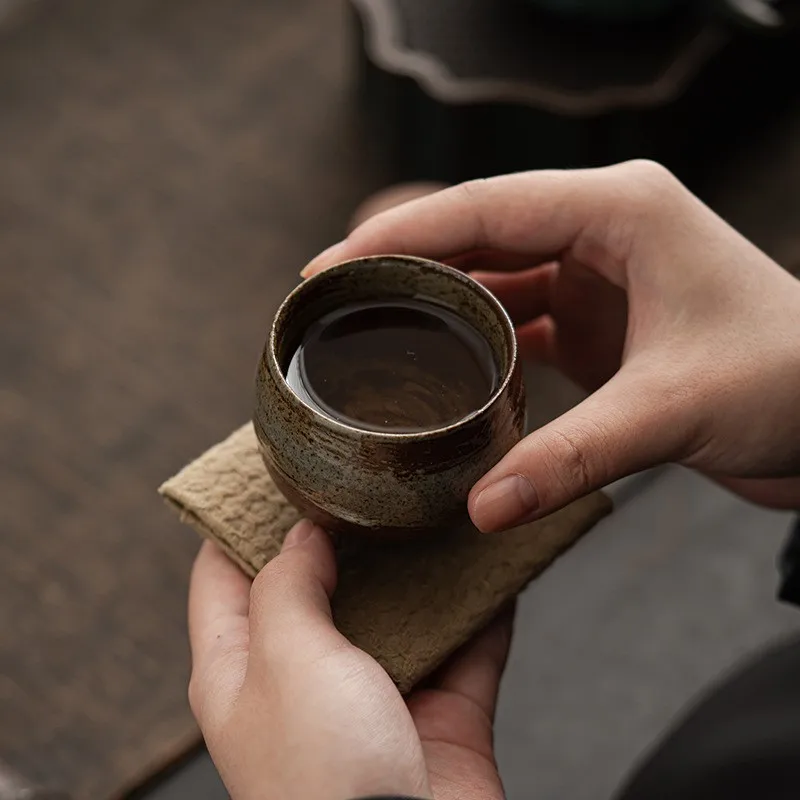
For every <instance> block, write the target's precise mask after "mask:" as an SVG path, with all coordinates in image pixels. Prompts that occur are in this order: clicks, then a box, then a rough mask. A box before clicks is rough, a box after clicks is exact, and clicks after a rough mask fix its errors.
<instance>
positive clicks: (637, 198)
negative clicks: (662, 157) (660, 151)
mask: <svg viewBox="0 0 800 800" xmlns="http://www.w3.org/2000/svg"><path fill="white" fill-rule="evenodd" d="M619 174H620V179H621V180H622V181H623V182H624V184H625V187H624V195H623V196H625V197H627V200H628V201H629V202H630V203H631V204H633V205H634V206H635V207H637V208H640V209H642V210H651V209H652V208H655V207H662V206H663V205H664V203H666V202H670V201H674V200H675V199H676V198H678V197H679V196H680V195H681V194H682V192H683V186H682V184H681V183H680V181H678V179H677V178H676V177H675V176H674V175H673V174H672V173H671V172H670V171H669V170H668V169H667V168H666V167H664V166H663V165H661V164H659V163H658V162H657V161H649V160H647V159H638V160H636V161H628V162H626V163H624V164H622V165H620V173H619Z"/></svg>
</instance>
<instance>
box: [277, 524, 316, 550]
mask: <svg viewBox="0 0 800 800" xmlns="http://www.w3.org/2000/svg"><path fill="white" fill-rule="evenodd" d="M317 530H318V528H317V526H316V525H315V524H314V523H313V522H311V520H309V519H301V520H300V522H298V523H297V524H296V525H295V526H294V527H293V528H292V529H291V530H290V531H289V533H287V534H286V538H285V539H284V540H283V547H282V548H281V551H283V550H288V549H289V548H291V547H297V545H299V544H302V543H303V542H305V541H307V540H308V539H310V538H311V537H312V536H313V535H314V534H315V533H316V532H317Z"/></svg>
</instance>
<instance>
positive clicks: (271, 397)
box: [254, 256, 525, 535]
mask: <svg viewBox="0 0 800 800" xmlns="http://www.w3.org/2000/svg"><path fill="white" fill-rule="evenodd" d="M410 297H422V298H426V299H430V300H433V301H436V302H439V303H442V304H444V305H446V306H448V307H450V308H451V309H453V310H455V311H456V312H457V313H458V314H459V315H460V316H461V317H463V318H464V319H465V320H466V321H468V322H469V323H471V324H472V325H473V326H474V327H475V328H476V329H477V330H478V331H479V332H480V333H481V334H482V335H483V336H484V337H485V338H486V340H487V341H488V342H489V344H490V346H491V348H492V352H493V354H494V356H495V358H496V360H497V364H498V367H499V370H500V375H501V381H500V385H499V387H498V389H497V390H496V391H495V392H494V394H493V395H492V396H491V398H490V399H489V401H488V402H487V403H486V405H484V406H483V407H482V408H481V409H478V410H477V411H475V412H474V413H472V414H470V415H469V416H467V417H465V418H464V419H462V420H460V421H458V422H456V423H454V424H452V425H449V426H446V427H443V428H439V429H436V430H429V431H422V432H413V433H387V432H381V431H367V430H361V429H358V428H354V427H350V426H348V425H345V424H343V423H341V422H338V421H335V420H333V419H330V418H329V417H327V416H325V415H323V414H321V413H319V412H318V411H316V410H314V409H312V408H311V407H309V406H307V405H306V404H304V403H303V402H302V401H301V400H300V399H299V398H298V397H297V395H295V393H294V392H293V391H292V390H291V389H290V388H289V386H288V385H287V383H286V380H285V378H284V371H285V368H286V362H287V359H288V358H290V357H291V354H292V353H293V352H294V351H295V349H296V348H297V345H298V343H299V340H300V338H301V337H302V335H303V333H304V331H305V330H306V329H307V328H308V326H309V325H310V324H311V323H312V322H313V321H314V320H316V319H318V318H319V317H320V316H321V315H322V314H325V313H327V312H329V311H331V310H333V309H336V308H339V307H341V306H342V305H343V304H344V303H349V302H354V301H362V300H377V299H384V300H388V299H391V298H394V299H397V298H410ZM254 424H255V430H256V435H257V436H258V439H259V443H260V445H261V451H262V455H263V457H264V461H265V463H266V465H267V469H268V470H269V472H270V474H271V475H272V477H273V479H274V480H275V482H276V483H277V484H278V486H279V488H280V489H281V490H282V491H283V492H284V494H286V496H287V498H289V499H290V500H291V502H292V503H294V504H295V505H296V506H297V507H298V508H300V509H301V510H302V511H303V512H304V513H306V514H308V516H309V517H311V518H312V519H314V520H316V521H317V522H319V523H321V524H323V525H325V526H326V527H328V528H330V529H332V530H336V531H340V532H348V531H362V532H364V531H369V532H380V533H381V534H382V535H388V534H389V533H390V532H391V533H394V534H398V533H403V532H406V533H423V532H433V531H435V530H439V529H442V528H452V527H453V526H455V525H458V524H459V523H462V522H465V521H466V501H467V495H468V493H469V490H470V488H471V487H472V486H473V484H474V483H475V482H476V481H477V480H478V478H480V477H481V476H482V475H483V474H484V473H485V472H486V471H487V470H488V469H490V468H491V467H492V466H494V464H496V463H497V462H498V461H499V460H500V459H501V458H502V457H503V455H504V454H505V453H506V452H507V451H508V450H509V449H510V448H511V447H512V446H513V445H514V444H516V443H517V442H518V441H519V440H520V438H521V437H522V434H523V431H524V425H525V391H524V386H523V380H522V371H521V368H520V365H519V363H518V361H517V348H516V340H515V337H514V328H513V325H512V323H511V320H510V319H509V318H508V315H507V314H506V312H505V311H504V309H503V308H502V306H501V305H500V303H499V302H498V301H497V300H496V299H495V298H494V297H493V296H492V295H491V294H490V293H489V292H488V291H487V290H486V289H484V288H483V287H482V286H480V284H478V283H476V282H475V281H473V280H472V279H471V278H469V277H467V276H466V275H464V274H463V273H460V272H458V271H457V270H454V269H452V268H450V267H445V266H443V265H441V264H437V263H436V262H433V261H426V260H424V259H418V258H412V257H409V256H376V257H371V258H364V259H357V260H355V261H350V262H346V263H344V264H340V265H338V266H336V267H334V268H332V269H330V270H327V271H326V272H323V273H321V274H319V275H317V276H315V277H313V278H311V279H309V280H308V281H306V282H305V283H303V284H301V285H300V286H299V287H298V288H297V289H295V290H294V291H293V292H292V293H291V294H290V295H289V297H287V299H286V300H285V301H284V303H283V305H282V306H281V307H280V309H279V310H278V313H277V315H276V317H275V321H274V323H273V326H272V330H271V332H270V336H269V339H268V341H267V343H266V346H265V348H264V352H263V355H262V358H261V362H260V364H259V369H258V375H257V380H256V409H255V415H254Z"/></svg>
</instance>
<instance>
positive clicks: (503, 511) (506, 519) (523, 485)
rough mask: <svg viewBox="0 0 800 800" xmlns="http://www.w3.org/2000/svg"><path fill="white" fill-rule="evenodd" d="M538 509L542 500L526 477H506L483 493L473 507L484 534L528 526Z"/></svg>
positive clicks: (475, 521)
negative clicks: (527, 523) (517, 526)
mask: <svg viewBox="0 0 800 800" xmlns="http://www.w3.org/2000/svg"><path fill="white" fill-rule="evenodd" d="M538 509H539V496H538V495H537V494H536V490H535V489H534V488H533V486H531V482H530V481H529V480H528V479H527V478H526V477H525V476H524V475H518V474H514V475H506V476H505V478H500V480H499V481H497V482H496V483H492V484H490V485H489V486H487V487H486V488H485V489H483V490H482V491H481V492H480V493H479V494H478V496H477V497H476V498H475V501H474V502H473V504H472V511H471V516H472V521H473V522H474V523H475V527H477V528H478V530H479V531H482V532H483V533H489V532H490V531H503V530H506V529H507V528H513V527H514V526H515V525H521V524H522V523H523V522H528V521H530V519H531V518H532V517H533V516H535V514H536V512H537V511H538Z"/></svg>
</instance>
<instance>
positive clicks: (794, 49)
mask: <svg viewBox="0 0 800 800" xmlns="http://www.w3.org/2000/svg"><path fill="white" fill-rule="evenodd" d="M349 5H350V8H351V10H352V18H353V23H354V31H355V36H354V41H353V46H354V48H355V53H356V56H355V57H356V60H357V63H358V77H359V81H358V86H359V90H358V94H359V99H360V102H361V105H362V108H363V109H364V111H365V112H366V118H367V120H368V123H369V124H370V126H371V128H372V130H373V131H374V133H375V137H374V138H375V139H376V140H377V141H378V142H379V145H380V147H381V148H382V149H384V150H386V151H387V152H388V153H390V154H391V157H392V159H393V160H394V162H395V166H396V168H397V171H398V178H399V179H403V180H410V179H433V180H445V181H458V180H464V179H467V178H471V177H478V176H485V175H490V174H497V173H502V172H512V171H517V170H523V169H534V168H549V167H556V168H563V167H576V166H596V165H601V164H606V163H611V162H615V161H622V160H625V159H629V158H637V157H646V158H654V159H656V160H659V161H661V162H663V163H665V164H667V165H668V166H670V167H671V168H672V169H673V170H674V171H675V172H677V173H679V174H680V175H681V176H682V177H684V178H685V179H687V180H691V178H692V175H693V172H694V171H695V169H696V168H697V167H698V166H699V165H702V164H703V163H704V162H705V161H707V160H708V159H709V158H712V160H713V158H715V157H716V156H717V155H718V154H719V150H720V147H721V146H722V145H725V144H731V143H734V142H735V141H738V140H741V138H742V137H743V136H746V135H747V134H748V131H750V130H752V128H753V126H757V125H759V124H761V122H762V121H763V120H764V118H765V117H766V116H767V115H768V114H769V113H770V112H771V111H773V110H775V109H776V108H780V107H782V106H784V105H785V102H786V100H787V98H789V97H792V96H794V95H795V93H796V90H795V86H794V81H792V80H790V79H789V76H791V75H798V74H800V48H798V42H797V36H796V34H795V33H793V34H791V35H784V36H781V37H763V36H759V35H757V34H745V33H741V32H734V31H733V30H730V29H728V28H725V27H723V26H720V25H719V24H716V23H714V24H712V23H710V22H707V21H704V20H702V19H701V18H699V17H698V16H697V15H696V14H692V13H687V12H682V13H677V14H674V15H672V16H670V17H667V18H665V19H664V20H663V21H660V22H659V23H658V24H656V25H654V24H648V25H641V24H639V25H631V26H619V25H617V26H607V27H598V26H588V25H580V24H575V23H571V22H570V23H566V22H564V21H562V20H557V19H554V18H552V17H550V16H547V15H544V14H542V13H539V12H534V11H533V10H531V9H530V8H529V7H528V6H526V5H525V4H523V3H520V2H518V1H515V0H439V2H437V3H430V2H429V1H428V0H349Z"/></svg>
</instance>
